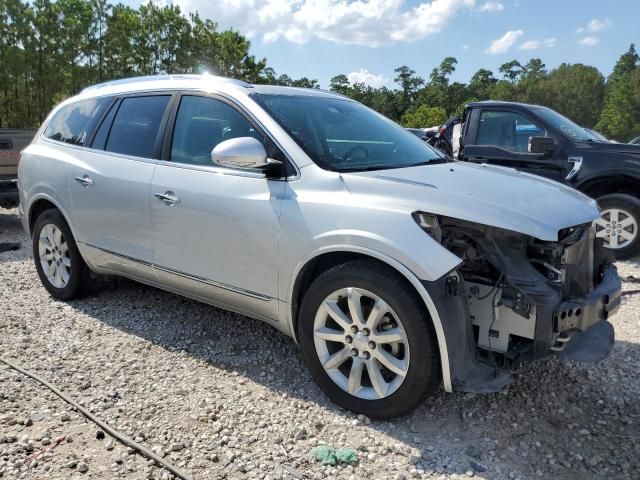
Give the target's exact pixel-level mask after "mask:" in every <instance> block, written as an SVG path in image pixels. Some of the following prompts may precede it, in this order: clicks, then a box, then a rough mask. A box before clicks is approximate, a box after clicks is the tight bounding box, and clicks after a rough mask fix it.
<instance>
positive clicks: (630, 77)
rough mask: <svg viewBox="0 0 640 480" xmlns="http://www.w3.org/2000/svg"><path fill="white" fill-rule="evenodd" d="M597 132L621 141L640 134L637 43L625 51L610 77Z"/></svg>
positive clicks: (639, 66)
mask: <svg viewBox="0 0 640 480" xmlns="http://www.w3.org/2000/svg"><path fill="white" fill-rule="evenodd" d="M596 128H597V129H598V131H600V132H602V133H603V134H604V135H606V136H608V137H611V138H613V139H616V140H618V141H622V142H625V141H628V140H630V139H631V138H633V137H634V136H636V135H638V134H640V57H639V56H638V54H637V53H636V49H635V45H634V44H631V45H630V46H629V50H628V51H627V52H625V53H623V54H622V55H621V56H620V58H619V59H618V61H617V62H616V65H615V66H614V68H613V72H612V73H611V75H610V76H609V78H608V79H607V87H606V94H605V100H604V107H603V109H602V114H601V115H600V120H599V121H598V124H597V126H596Z"/></svg>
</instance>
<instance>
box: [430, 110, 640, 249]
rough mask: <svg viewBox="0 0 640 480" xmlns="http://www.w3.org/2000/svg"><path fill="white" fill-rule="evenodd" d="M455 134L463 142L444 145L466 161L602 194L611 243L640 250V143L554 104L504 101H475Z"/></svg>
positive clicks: (602, 224) (450, 125)
mask: <svg viewBox="0 0 640 480" xmlns="http://www.w3.org/2000/svg"><path fill="white" fill-rule="evenodd" d="M456 125H459V126H456ZM460 126H461V128H460ZM447 133H448V136H449V138H451V135H452V136H453V138H454V139H456V140H457V138H459V140H460V142H459V145H458V142H457V141H456V140H454V141H452V142H449V141H443V142H440V143H436V146H437V147H439V148H441V149H442V150H445V153H448V154H449V155H451V156H453V157H454V158H456V159H458V160H464V161H469V162H475V163H489V164H493V165H501V166H505V167H512V168H515V169H518V170H522V171H525V172H529V173H533V174H535V175H540V176H543V177H547V178H551V179H553V180H557V181H559V182H562V183H564V184H566V185H569V186H571V187H573V188H576V189H578V190H580V191H581V192H583V193H585V194H587V195H589V196H590V197H592V198H595V199H596V200H597V201H598V204H599V205H600V208H601V209H602V218H601V219H600V220H598V221H597V222H596V235H597V236H598V237H601V238H602V239H603V241H604V244H605V246H606V247H608V248H609V249H611V250H613V251H614V252H615V254H616V257H617V258H621V259H622V258H629V257H631V256H633V255H635V254H637V253H638V252H639V251H640V234H639V232H638V227H639V226H640V145H630V144H622V143H613V142H609V141H606V140H603V139H602V137H598V136H596V135H594V134H593V133H591V132H590V131H588V130H586V129H585V128H583V127H581V126H579V125H576V124H575V123H574V122H572V121H571V120H569V119H568V118H566V117H564V116H562V115H560V114H559V113H557V112H555V111H553V110H551V109H549V108H546V107H541V106H537V105H526V104H522V103H513V102H498V101H486V102H475V103H471V104H469V105H468V106H467V108H466V109H465V111H464V117H463V119H462V120H458V121H456V120H453V121H452V120H450V121H449V122H447ZM451 143H453V146H452V144H451Z"/></svg>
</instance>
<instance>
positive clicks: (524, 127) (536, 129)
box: [476, 110, 546, 152]
mask: <svg viewBox="0 0 640 480" xmlns="http://www.w3.org/2000/svg"><path fill="white" fill-rule="evenodd" d="M545 134H546V132H545V129H544V128H542V127H540V126H539V125H537V124H536V123H535V122H533V121H531V120H529V119H528V118H527V117H525V116H524V115H522V114H520V113H517V112H508V111H492V110H483V111H482V112H481V113H480V123H479V124H478V137H477V140H476V144H477V145H495V146H497V147H501V148H504V149H506V150H511V151H514V152H527V151H528V148H529V138H530V137H544V136H545Z"/></svg>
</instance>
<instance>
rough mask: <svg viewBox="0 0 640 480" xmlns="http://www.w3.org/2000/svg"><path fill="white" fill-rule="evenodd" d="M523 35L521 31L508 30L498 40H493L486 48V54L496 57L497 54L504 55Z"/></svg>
mask: <svg viewBox="0 0 640 480" xmlns="http://www.w3.org/2000/svg"><path fill="white" fill-rule="evenodd" d="M522 35H524V32H523V31H522V30H509V31H508V32H507V33H505V34H504V35H503V36H501V37H500V38H497V39H495V40H494V41H493V42H491V45H489V48H487V50H486V53H491V54H492V55H496V54H498V53H506V52H508V51H509V49H510V48H511V47H512V46H513V44H514V43H516V41H517V40H518V38H520V37H521V36H522Z"/></svg>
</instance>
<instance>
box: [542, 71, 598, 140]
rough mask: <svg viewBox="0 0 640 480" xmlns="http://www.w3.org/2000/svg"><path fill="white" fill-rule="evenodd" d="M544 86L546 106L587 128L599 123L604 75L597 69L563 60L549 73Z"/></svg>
mask: <svg viewBox="0 0 640 480" xmlns="http://www.w3.org/2000/svg"><path fill="white" fill-rule="evenodd" d="M545 86H546V89H547V92H548V98H547V102H546V105H547V106H549V107H551V108H553V109H554V110H557V111H558V112H560V113H562V114H563V115H565V116H567V117H569V118H571V119H572V120H573V121H575V122H576V123H578V124H579V125H582V126H584V127H588V128H591V127H593V126H594V125H595V124H596V122H597V121H598V118H599V116H600V111H601V110H602V101H603V98H604V77H603V76H602V74H601V73H600V72H599V71H598V69H596V68H594V67H589V66H586V65H582V64H580V63H577V64H573V65H569V64H567V63H563V64H561V65H560V66H559V67H558V68H556V69H555V70H553V71H552V72H551V73H550V74H549V77H548V79H547V82H546V84H545Z"/></svg>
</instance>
